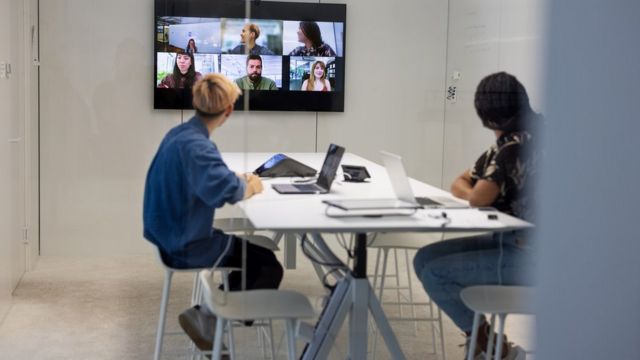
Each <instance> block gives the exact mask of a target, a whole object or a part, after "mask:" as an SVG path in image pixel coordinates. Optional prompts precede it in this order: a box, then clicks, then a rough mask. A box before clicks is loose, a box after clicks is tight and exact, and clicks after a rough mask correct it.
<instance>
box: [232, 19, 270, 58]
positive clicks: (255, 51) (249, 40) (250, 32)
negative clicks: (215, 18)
mask: <svg viewBox="0 0 640 360" xmlns="http://www.w3.org/2000/svg"><path fill="white" fill-rule="evenodd" d="M258 37H260V28H259V27H258V25H256V24H246V25H245V26H244V27H243V28H242V32H241V33H240V45H238V46H236V47H234V48H233V49H231V50H229V54H249V55H273V51H271V50H269V49H267V48H266V47H264V46H260V45H258V44H256V40H258Z"/></svg>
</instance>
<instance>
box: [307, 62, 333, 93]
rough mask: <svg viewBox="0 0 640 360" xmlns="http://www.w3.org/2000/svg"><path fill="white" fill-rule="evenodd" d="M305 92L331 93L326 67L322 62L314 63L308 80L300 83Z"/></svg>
mask: <svg viewBox="0 0 640 360" xmlns="http://www.w3.org/2000/svg"><path fill="white" fill-rule="evenodd" d="M301 90H306V91H331V83H329V80H327V67H326V66H325V65H324V62H322V61H316V62H314V63H313V65H312V66H311V73H310V74H309V79H307V80H305V81H304V82H302V89H301Z"/></svg>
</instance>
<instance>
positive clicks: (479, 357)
mask: <svg viewBox="0 0 640 360" xmlns="http://www.w3.org/2000/svg"><path fill="white" fill-rule="evenodd" d="M462 335H463V336H466V335H464V334H462ZM470 344H471V337H466V339H465V342H464V344H461V345H459V346H464V360H467V358H468V356H469V345H470ZM485 357H486V356H485V354H484V352H483V351H482V350H481V349H480V347H479V346H476V348H475V349H474V354H473V360H484V359H485Z"/></svg>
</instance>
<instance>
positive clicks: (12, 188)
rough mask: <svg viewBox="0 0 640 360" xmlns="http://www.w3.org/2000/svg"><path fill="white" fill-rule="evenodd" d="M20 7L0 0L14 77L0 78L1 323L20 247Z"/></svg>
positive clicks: (5, 54)
mask: <svg viewBox="0 0 640 360" xmlns="http://www.w3.org/2000/svg"><path fill="white" fill-rule="evenodd" d="M19 5H20V2H19V1H17V0H0V45H1V46H0V62H5V63H6V62H8V63H11V65H12V66H11V67H12V70H13V72H14V75H12V76H11V77H10V78H8V79H7V78H4V79H1V78H0V169H2V171H0V321H2V319H3V318H4V315H5V314H6V311H7V310H8V308H9V306H10V303H11V292H12V291H13V286H14V285H15V284H14V282H15V280H14V278H15V277H16V274H15V269H16V268H15V266H16V264H18V265H19V263H18V262H19V261H20V258H16V257H15V256H16V253H15V251H16V248H17V247H18V244H19V240H20V239H19V235H20V233H19V230H20V228H21V226H20V224H19V221H20V217H19V209H21V206H20V204H19V201H20V196H19V194H20V147H21V143H20V142H9V141H8V140H9V139H16V138H19V137H21V133H20V106H19V105H20V97H19V93H20V92H19V82H18V79H19V77H18V76H16V75H15V73H16V72H18V71H19V69H20V67H19V66H17V65H18V60H19V57H18V54H17V53H16V51H13V50H15V49H18V48H19V46H18V45H19V43H18V41H19V39H18V35H19V32H18V29H19V22H18V17H19V14H20V12H19Z"/></svg>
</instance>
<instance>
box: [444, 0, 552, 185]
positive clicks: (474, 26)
mask: <svg viewBox="0 0 640 360" xmlns="http://www.w3.org/2000/svg"><path fill="white" fill-rule="evenodd" d="M449 4H450V10H449V36H448V56H447V79H446V81H447V87H455V88H456V94H457V97H456V99H452V100H447V105H446V113H445V136H444V138H445V152H444V171H443V187H444V188H446V189H448V187H449V184H451V182H452V180H453V179H455V177H457V176H458V175H460V174H461V173H462V172H463V171H464V170H466V169H468V168H469V167H470V166H471V165H472V164H473V163H474V162H475V160H476V159H477V158H478V156H480V154H481V153H482V152H483V151H485V150H486V149H487V148H488V146H489V145H490V144H491V143H493V142H495V136H494V135H493V133H492V132H491V131H488V130H487V129H485V128H483V126H482V123H481V122H480V119H479V118H478V116H477V114H476V112H475V109H474V106H473V97H474V93H475V90H476V87H477V85H478V83H479V82H480V80H481V79H482V78H483V77H485V76H486V75H489V74H491V73H495V72H498V71H506V72H509V73H511V74H513V75H515V76H516V77H518V79H519V80H520V82H522V84H523V85H524V86H525V88H526V89H527V92H528V93H529V97H530V98H531V104H532V106H533V108H534V110H536V111H543V103H542V86H543V84H542V79H543V78H544V76H543V68H542V64H543V60H544V55H543V49H544V43H543V39H544V29H545V27H544V16H545V13H544V9H545V6H544V5H545V2H544V0H450V1H449ZM454 72H459V73H460V79H459V80H454V79H453V74H454Z"/></svg>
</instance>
